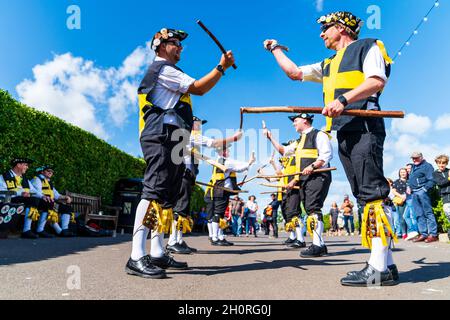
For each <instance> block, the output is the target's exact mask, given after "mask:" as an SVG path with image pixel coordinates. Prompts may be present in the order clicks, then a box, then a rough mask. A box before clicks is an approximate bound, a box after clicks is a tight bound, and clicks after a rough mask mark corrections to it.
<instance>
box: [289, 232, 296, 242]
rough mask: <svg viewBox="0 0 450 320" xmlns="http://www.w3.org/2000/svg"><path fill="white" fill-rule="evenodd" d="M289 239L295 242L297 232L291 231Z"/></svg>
mask: <svg viewBox="0 0 450 320" xmlns="http://www.w3.org/2000/svg"><path fill="white" fill-rule="evenodd" d="M289 239H291V240H295V239H296V238H295V231H291V233H290V234H289Z"/></svg>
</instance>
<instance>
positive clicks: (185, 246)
mask: <svg viewBox="0 0 450 320" xmlns="http://www.w3.org/2000/svg"><path fill="white" fill-rule="evenodd" d="M180 245H181V246H182V247H183V248H188V249H189V250H191V252H197V251H198V250H197V249H195V248H192V247H189V246H188V245H187V243H186V241H183V242H181V243H180Z"/></svg>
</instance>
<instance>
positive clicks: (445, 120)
mask: <svg viewBox="0 0 450 320" xmlns="http://www.w3.org/2000/svg"><path fill="white" fill-rule="evenodd" d="M434 126H435V128H436V130H447V129H450V114H449V113H446V114H443V115H442V116H440V117H439V118H438V119H437V120H436V122H435V125H434Z"/></svg>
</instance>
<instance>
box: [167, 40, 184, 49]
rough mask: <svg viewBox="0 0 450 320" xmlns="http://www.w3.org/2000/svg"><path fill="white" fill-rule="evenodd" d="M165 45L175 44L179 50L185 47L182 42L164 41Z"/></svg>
mask: <svg viewBox="0 0 450 320" xmlns="http://www.w3.org/2000/svg"><path fill="white" fill-rule="evenodd" d="M164 42H165V43H171V44H173V45H174V46H175V47H178V48H182V47H183V45H182V44H181V41H180V40H167V41H164Z"/></svg>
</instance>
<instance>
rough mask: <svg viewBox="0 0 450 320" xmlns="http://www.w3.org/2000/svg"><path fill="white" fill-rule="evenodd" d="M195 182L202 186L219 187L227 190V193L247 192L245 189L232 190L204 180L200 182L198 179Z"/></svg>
mask: <svg viewBox="0 0 450 320" xmlns="http://www.w3.org/2000/svg"><path fill="white" fill-rule="evenodd" d="M195 184H198V185H199V186H204V187H210V188H215V189H220V190H223V191H227V192H229V193H234V194H238V193H248V191H246V190H233V189H228V188H225V187H221V186H213V185H210V184H208V183H204V182H200V181H196V182H195Z"/></svg>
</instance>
